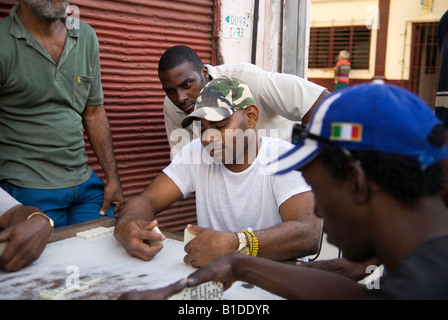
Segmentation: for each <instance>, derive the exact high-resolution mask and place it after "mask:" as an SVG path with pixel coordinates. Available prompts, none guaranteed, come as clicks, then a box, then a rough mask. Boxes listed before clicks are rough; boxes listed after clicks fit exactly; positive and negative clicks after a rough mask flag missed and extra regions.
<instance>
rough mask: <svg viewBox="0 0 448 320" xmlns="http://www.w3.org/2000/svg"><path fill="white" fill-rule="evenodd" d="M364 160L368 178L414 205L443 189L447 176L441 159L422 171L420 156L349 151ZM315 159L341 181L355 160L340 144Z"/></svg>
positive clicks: (363, 164)
mask: <svg viewBox="0 0 448 320" xmlns="http://www.w3.org/2000/svg"><path fill="white" fill-rule="evenodd" d="M350 152H351V153H352V155H353V158H355V159H356V160H358V161H359V162H360V163H361V167H362V169H363V170H364V172H365V173H366V176H367V179H371V180H372V181H373V182H374V183H375V184H377V185H378V186H379V187H380V188H381V189H383V190H384V191H385V192H387V193H389V194H390V195H391V196H393V197H394V198H395V199H397V200H398V201H400V202H401V203H402V204H403V205H406V206H408V207H412V206H414V205H415V204H416V202H417V199H418V198H420V197H422V196H435V195H438V194H440V192H441V191H442V190H443V189H444V184H445V175H444V170H443V164H442V163H441V161H439V162H436V163H435V164H433V165H431V166H429V167H428V168H426V169H424V170H422V169H421V165H420V163H419V162H418V160H417V159H415V158H413V157H408V156H404V155H398V154H389V153H382V152H378V151H359V150H356V151H350ZM316 160H318V161H321V162H322V163H323V164H324V165H325V166H326V167H327V168H328V169H329V170H330V172H331V174H332V175H333V176H334V177H335V178H337V179H340V180H345V179H346V170H345V168H346V165H347V164H348V163H349V162H350V161H353V159H350V158H349V157H347V155H346V154H344V153H343V152H342V151H341V149H340V148H338V147H337V146H332V145H328V146H325V147H323V148H322V150H321V152H319V154H318V156H317V157H316Z"/></svg>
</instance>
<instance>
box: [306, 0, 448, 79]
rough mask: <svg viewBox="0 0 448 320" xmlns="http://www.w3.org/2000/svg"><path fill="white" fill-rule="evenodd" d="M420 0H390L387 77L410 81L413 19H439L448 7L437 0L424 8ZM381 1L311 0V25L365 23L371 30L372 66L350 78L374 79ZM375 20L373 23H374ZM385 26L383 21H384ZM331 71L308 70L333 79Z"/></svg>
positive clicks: (310, 72)
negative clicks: (427, 7) (431, 6)
mask: <svg viewBox="0 0 448 320" xmlns="http://www.w3.org/2000/svg"><path fill="white" fill-rule="evenodd" d="M420 4H421V0H391V1H390V10H389V26H388V38H387V51H386V69H385V76H386V79H387V80H408V79H409V65H410V56H411V36H412V34H411V33H412V23H413V22H434V21H439V20H440V18H441V17H442V15H443V14H444V13H445V12H446V11H447V10H448V1H447V0H434V1H433V10H432V11H429V10H424V9H422V7H421V5H420ZM378 6H379V0H312V1H311V10H310V27H311V28H312V27H331V26H346V25H347V26H349V25H366V28H371V29H372V37H371V46H370V66H369V69H368V70H352V71H351V72H350V78H351V79H372V78H373V76H374V71H375V54H376V39H377V28H378V27H379V28H381V27H382V22H381V21H378V18H377V17H378ZM372 22H373V25H372ZM383 25H384V24H383ZM333 76H334V73H333V71H332V70H325V69H308V78H332V77H333Z"/></svg>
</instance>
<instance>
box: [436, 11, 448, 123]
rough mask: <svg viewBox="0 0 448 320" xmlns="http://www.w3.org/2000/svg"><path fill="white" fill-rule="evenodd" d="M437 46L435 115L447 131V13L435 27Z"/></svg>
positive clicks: (447, 12)
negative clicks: (438, 56) (438, 62)
mask: <svg viewBox="0 0 448 320" xmlns="http://www.w3.org/2000/svg"><path fill="white" fill-rule="evenodd" d="M437 35H438V38H437V39H438V45H439V52H440V71H439V72H440V74H439V82H438V84H437V93H436V101H435V114H436V115H437V116H438V117H439V118H440V119H441V120H442V121H443V125H444V128H445V130H447V129H448V77H447V76H446V75H447V73H448V11H446V12H445V14H444V15H443V16H442V18H441V19H440V21H439V25H438V27H437Z"/></svg>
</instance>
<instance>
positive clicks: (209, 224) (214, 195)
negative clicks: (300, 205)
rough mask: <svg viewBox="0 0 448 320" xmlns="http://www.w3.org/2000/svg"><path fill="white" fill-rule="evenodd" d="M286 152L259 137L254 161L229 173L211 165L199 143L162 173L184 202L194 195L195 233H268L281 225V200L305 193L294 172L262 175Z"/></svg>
mask: <svg viewBox="0 0 448 320" xmlns="http://www.w3.org/2000/svg"><path fill="white" fill-rule="evenodd" d="M291 148H292V144H291V143H289V142H286V141H284V140H280V139H274V138H268V137H263V138H262V142H261V146H260V149H259V153H258V155H257V158H256V160H255V161H254V162H253V163H252V164H251V166H250V167H249V168H247V169H246V170H244V171H243V172H239V173H235V172H232V171H230V170H229V169H227V168H226V167H225V166H224V165H223V164H218V163H214V162H213V160H212V158H211V157H210V156H209V155H208V153H207V152H206V151H205V149H204V147H203V146H202V144H201V141H200V139H195V140H193V142H191V143H190V144H188V145H187V146H185V147H184V148H183V149H182V150H181V151H179V153H178V154H177V155H176V157H175V159H174V160H173V161H172V163H171V164H170V165H169V166H168V167H166V168H165V169H164V170H163V172H164V173H165V174H166V175H167V176H168V177H170V178H171V179H172V180H173V181H174V183H175V184H176V185H177V186H178V187H179V189H180V190H181V191H182V194H183V195H184V197H188V196H189V195H190V194H192V193H193V192H196V214H197V222H198V225H199V226H201V227H206V228H212V229H215V230H220V231H224V232H239V231H241V230H243V229H245V228H248V227H251V228H253V229H254V230H261V229H266V228H270V227H272V226H274V225H277V224H279V223H281V222H282V219H281V216H280V213H279V207H280V205H281V204H282V203H283V202H284V201H285V200H287V199H289V198H291V197H292V196H293V195H296V194H299V193H301V192H305V191H310V190H311V188H310V186H309V185H308V184H307V183H306V182H305V180H304V179H303V177H302V175H301V173H300V172H298V171H291V172H289V173H287V174H284V175H265V174H262V173H261V167H262V166H263V165H266V163H267V162H270V161H272V160H275V159H276V158H277V157H278V156H279V155H281V154H283V153H284V152H286V151H287V150H289V149H291Z"/></svg>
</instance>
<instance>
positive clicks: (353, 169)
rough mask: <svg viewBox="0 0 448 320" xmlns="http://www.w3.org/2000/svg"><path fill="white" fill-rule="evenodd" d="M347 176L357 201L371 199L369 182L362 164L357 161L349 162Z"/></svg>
mask: <svg viewBox="0 0 448 320" xmlns="http://www.w3.org/2000/svg"><path fill="white" fill-rule="evenodd" d="M345 170H346V172H347V178H348V180H349V183H350V191H351V192H352V197H353V199H354V201H355V202H357V203H364V202H366V201H368V199H369V194H370V192H369V183H368V181H367V177H366V174H365V172H364V170H363V169H362V167H361V164H360V163H359V162H356V161H352V162H349V163H348V164H347V166H346V169H345Z"/></svg>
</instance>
